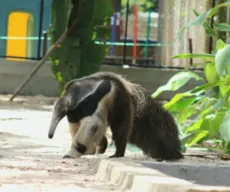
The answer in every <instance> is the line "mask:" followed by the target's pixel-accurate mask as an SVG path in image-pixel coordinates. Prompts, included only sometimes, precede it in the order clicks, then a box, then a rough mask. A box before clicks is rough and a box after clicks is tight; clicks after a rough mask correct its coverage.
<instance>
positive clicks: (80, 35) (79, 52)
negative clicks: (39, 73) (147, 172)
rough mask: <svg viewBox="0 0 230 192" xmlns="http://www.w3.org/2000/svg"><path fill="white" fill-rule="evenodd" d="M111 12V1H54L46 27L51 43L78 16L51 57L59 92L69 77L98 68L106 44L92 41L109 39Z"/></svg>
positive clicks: (83, 74) (76, 76) (88, 72)
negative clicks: (70, 30) (49, 24)
mask: <svg viewBox="0 0 230 192" xmlns="http://www.w3.org/2000/svg"><path fill="white" fill-rule="evenodd" d="M71 2H72V4H71ZM112 14H113V10H112V5H111V1H108V0H71V1H70V0H65V1H60V0H54V1H53V3H52V7H51V26H50V29H49V35H50V37H51V45H54V44H55V42H56V41H57V39H58V38H59V37H60V36H61V35H62V34H63V33H64V32H65V31H66V29H67V28H69V27H71V26H72V24H73V23H74V21H75V20H76V19H77V24H76V25H75V27H74V28H73V30H72V32H71V33H70V34H69V35H68V36H67V38H66V39H65V40H64V41H63V42H62V43H61V45H59V47H58V48H57V49H56V50H55V51H54V53H53V54H52V55H51V57H50V60H51V62H52V71H53V74H54V77H55V79H56V80H57V81H58V83H59V90H60V92H61V91H62V90H63V86H64V85H65V84H66V82H68V81H69V80H71V79H74V78H80V77H82V76H85V75H89V74H91V73H94V72H97V71H99V70H100V65H101V63H102V61H103V59H104V56H105V53H106V49H107V48H108V47H107V46H106V45H104V44H96V43H95V40H96V39H103V40H105V39H109V37H110V34H111V29H110V17H111V16H112Z"/></svg>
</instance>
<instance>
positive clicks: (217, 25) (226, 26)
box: [214, 23, 230, 32]
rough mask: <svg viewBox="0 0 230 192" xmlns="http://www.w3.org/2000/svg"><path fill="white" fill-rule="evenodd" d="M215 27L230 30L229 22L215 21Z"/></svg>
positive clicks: (220, 29)
mask: <svg viewBox="0 0 230 192" xmlns="http://www.w3.org/2000/svg"><path fill="white" fill-rule="evenodd" d="M214 27H215V28H216V29H217V30H219V31H225V32H228V31H230V25H229V24H227V23H214Z"/></svg>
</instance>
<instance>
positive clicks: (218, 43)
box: [216, 39, 226, 50]
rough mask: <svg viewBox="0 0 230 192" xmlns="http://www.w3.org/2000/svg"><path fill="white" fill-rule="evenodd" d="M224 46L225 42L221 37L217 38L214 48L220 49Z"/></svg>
mask: <svg viewBox="0 0 230 192" xmlns="http://www.w3.org/2000/svg"><path fill="white" fill-rule="evenodd" d="M225 46H226V44H225V42H224V41H223V40H222V39H218V41H217V42H216V49H217V50H220V49H223V48H224V47H225Z"/></svg>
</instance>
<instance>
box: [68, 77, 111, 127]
mask: <svg viewBox="0 0 230 192" xmlns="http://www.w3.org/2000/svg"><path fill="white" fill-rule="evenodd" d="M111 87H112V85H111V83H110V81H109V80H104V81H103V82H102V83H100V85H99V86H98V87H97V89H96V90H95V91H94V92H93V93H92V94H91V95H89V96H87V97H86V98H85V99H84V100H83V101H81V103H79V104H78V106H77V107H76V108H75V109H73V110H69V111H68V112H67V118H68V121H69V122H70V123H76V122H78V121H79V120H81V119H82V118H84V117H87V116H90V115H92V114H93V113H94V112H95V111H96V109H97V105H98V103H99V102H100V100H101V99H102V98H103V97H104V96H105V95H106V94H107V93H109V92H110V90H111Z"/></svg>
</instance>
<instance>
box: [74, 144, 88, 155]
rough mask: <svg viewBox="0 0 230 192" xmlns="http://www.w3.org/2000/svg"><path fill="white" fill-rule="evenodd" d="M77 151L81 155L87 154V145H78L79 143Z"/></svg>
mask: <svg viewBox="0 0 230 192" xmlns="http://www.w3.org/2000/svg"><path fill="white" fill-rule="evenodd" d="M75 149H76V150H77V151H78V152H79V153H81V154H83V153H85V152H86V149H87V148H86V146H85V145H82V144H81V143H78V142H77V146H76V147H75Z"/></svg>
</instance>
